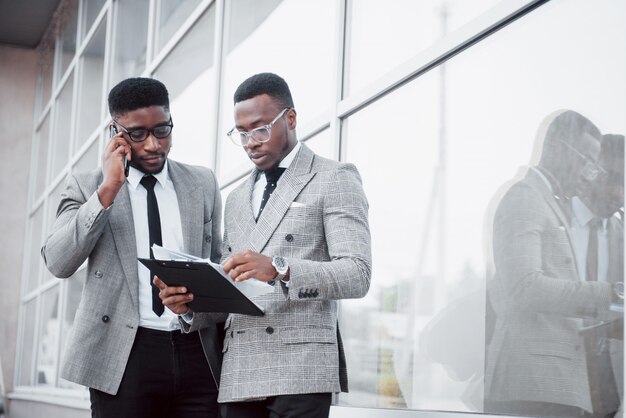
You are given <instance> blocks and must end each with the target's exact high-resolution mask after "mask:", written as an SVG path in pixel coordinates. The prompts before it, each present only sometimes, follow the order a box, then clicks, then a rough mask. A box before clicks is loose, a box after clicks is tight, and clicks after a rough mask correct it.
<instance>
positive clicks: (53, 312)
mask: <svg viewBox="0 0 626 418" xmlns="http://www.w3.org/2000/svg"><path fill="white" fill-rule="evenodd" d="M39 313H40V315H41V316H40V322H39V324H40V326H39V341H38V347H37V370H36V378H37V380H36V385H37V386H55V385H56V375H57V350H58V349H59V331H60V328H59V325H60V324H59V285H58V284H57V285H56V286H54V287H52V288H51V289H49V290H47V291H46V292H45V293H44V294H42V295H41V310H40V312H39Z"/></svg>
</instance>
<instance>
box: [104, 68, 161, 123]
mask: <svg viewBox="0 0 626 418" xmlns="http://www.w3.org/2000/svg"><path fill="white" fill-rule="evenodd" d="M150 106H163V107H164V108H165V110H167V111H169V109H170V99H169V95H168V93H167V88H166V87H165V85H164V84H163V83H161V82H160V81H159V80H155V79H154V78H145V77H133V78H127V79H126V80H122V81H120V82H119V83H118V84H117V85H116V86H115V87H113V88H112V89H111V91H110V92H109V113H110V114H111V116H117V115H122V114H124V113H127V112H130V111H133V110H137V109H141V108H144V107H150Z"/></svg>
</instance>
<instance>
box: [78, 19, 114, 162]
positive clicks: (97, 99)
mask: <svg viewBox="0 0 626 418" xmlns="http://www.w3.org/2000/svg"><path fill="white" fill-rule="evenodd" d="M105 40H106V19H105V20H104V21H103V22H102V23H101V24H100V26H99V27H98V30H97V31H96V33H95V34H94V37H93V38H92V39H91V42H89V45H87V48H86V49H85V52H84V53H83V55H82V56H81V73H82V77H81V83H80V84H81V88H80V90H79V98H78V100H79V103H78V117H77V118H76V120H77V121H78V136H77V141H76V147H75V148H74V151H76V150H78V149H79V148H80V147H81V146H82V145H83V144H84V143H85V141H86V140H87V138H88V137H89V136H90V135H91V134H92V133H93V131H94V129H96V126H97V125H98V123H99V122H100V121H101V117H102V101H103V98H102V79H103V76H104V47H105V45H104V43H105Z"/></svg>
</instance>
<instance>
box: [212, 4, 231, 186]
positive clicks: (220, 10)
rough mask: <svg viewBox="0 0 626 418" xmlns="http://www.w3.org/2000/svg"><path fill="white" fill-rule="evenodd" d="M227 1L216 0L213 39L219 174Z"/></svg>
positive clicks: (215, 160)
mask: <svg viewBox="0 0 626 418" xmlns="http://www.w3.org/2000/svg"><path fill="white" fill-rule="evenodd" d="M226 16H227V15H226V2H225V0H217V1H216V2H215V28H214V29H215V35H214V39H213V45H214V49H213V68H214V69H215V71H214V74H215V77H214V79H213V88H214V94H213V115H214V116H215V123H214V124H213V138H212V140H213V144H212V147H211V149H212V150H213V162H212V167H211V168H212V169H213V170H214V172H215V173H216V175H217V172H218V165H219V161H220V158H219V153H220V152H221V148H222V147H221V141H220V137H221V134H220V130H221V126H220V120H221V116H222V110H221V109H222V106H220V103H221V101H222V94H223V91H224V89H223V88H222V84H223V81H224V80H222V74H223V72H224V51H225V48H224V42H225V40H226V39H227V37H226V36H225V33H226V32H225V31H226V29H227V28H228V23H227V22H226Z"/></svg>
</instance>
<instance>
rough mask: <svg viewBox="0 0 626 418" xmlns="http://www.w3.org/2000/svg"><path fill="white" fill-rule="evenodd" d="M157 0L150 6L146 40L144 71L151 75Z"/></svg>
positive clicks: (151, 2) (152, 0) (151, 0)
mask: <svg viewBox="0 0 626 418" xmlns="http://www.w3.org/2000/svg"><path fill="white" fill-rule="evenodd" d="M156 3H157V0H150V4H149V6H148V30H147V32H148V33H147V34H146V36H147V37H148V39H147V40H146V67H145V68H144V69H143V71H144V74H149V73H150V72H151V71H148V70H149V69H150V68H151V67H152V64H153V62H154V60H153V58H154V57H153V55H154V43H155V42H154V41H155V36H156V29H155V28H156V21H155V20H156V14H157V11H156V9H157V5H156Z"/></svg>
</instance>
